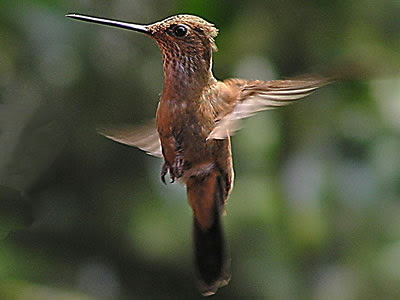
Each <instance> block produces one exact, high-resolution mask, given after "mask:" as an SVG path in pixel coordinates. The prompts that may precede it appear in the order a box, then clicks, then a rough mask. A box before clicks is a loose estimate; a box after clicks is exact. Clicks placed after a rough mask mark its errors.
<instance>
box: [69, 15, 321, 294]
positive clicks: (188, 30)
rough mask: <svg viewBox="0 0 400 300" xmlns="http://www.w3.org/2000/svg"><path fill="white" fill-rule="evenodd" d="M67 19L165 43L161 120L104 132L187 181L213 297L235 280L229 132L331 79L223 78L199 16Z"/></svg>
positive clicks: (204, 289) (199, 263)
mask: <svg viewBox="0 0 400 300" xmlns="http://www.w3.org/2000/svg"><path fill="white" fill-rule="evenodd" d="M67 17H69V18H73V19H77V20H81V21H87V22H92V23H97V24H102V25H109V26H114V27H119V28H123V29H128V30H133V31H136V32H141V33H144V34H146V35H148V36H149V37H151V38H152V39H153V40H154V41H155V42H156V43H157V44H158V46H159V47H160V49H161V52H162V57H163V68H164V85H163V90H162V95H161V99H160V102H159V104H158V108H157V113H156V120H155V122H154V121H152V122H151V123H149V124H146V125H143V126H142V127H138V128H135V129H120V130H118V129H117V130H111V129H109V130H103V131H101V133H102V134H103V135H104V136H106V137H108V138H110V139H112V140H115V141H117V142H120V143H123V144H127V145H130V146H135V147H138V148H140V149H142V150H144V151H146V152H147V153H148V154H150V155H153V156H157V157H163V158H164V164H163V166H162V168H161V180H162V181H163V182H164V183H165V176H166V175H167V173H169V176H170V179H171V182H174V181H175V180H177V179H178V180H179V181H180V182H182V183H183V184H185V185H186V188H187V197H188V202H189V204H190V206H191V208H192V210H193V215H194V218H193V224H194V225H193V241H194V249H195V250H194V251H195V255H194V256H195V264H196V268H197V274H198V278H199V289H200V291H201V293H202V294H203V295H212V294H214V293H215V292H216V291H217V289H218V288H220V287H222V286H225V285H226V284H228V282H229V280H230V270H229V269H230V256H229V254H228V247H227V244H226V243H225V239H224V234H223V229H222V220H221V216H222V214H223V212H224V206H225V204H226V201H227V198H228V196H229V194H230V192H231V190H232V186H233V177H234V176H233V166H232V153H231V145H230V136H231V135H232V134H233V133H234V132H235V131H237V130H238V129H239V128H240V120H241V119H244V118H248V117H250V116H252V115H254V114H255V113H256V112H259V111H263V110H267V109H272V108H276V107H279V106H284V105H287V104H290V103H292V102H294V101H296V100H298V99H300V98H303V97H305V96H308V95H310V94H311V93H312V92H314V91H315V90H316V89H318V88H320V87H322V86H324V85H326V84H327V83H328V80H326V79H317V78H308V79H301V80H272V81H259V80H254V81H252V80H244V79H227V80H224V81H219V80H217V79H215V77H214V75H213V73H212V52H213V51H216V50H217V47H216V45H215V41H214V39H215V38H216V36H217V34H218V29H217V28H216V27H215V26H214V25H213V24H211V23H209V22H207V21H205V20H204V19H202V18H200V17H197V16H193V15H176V16H173V17H169V18H167V19H165V20H162V21H159V22H156V23H153V24H150V25H138V24H132V23H127V22H121V21H117V20H111V19H104V18H97V17H91V16H85V15H80V14H68V15H67Z"/></svg>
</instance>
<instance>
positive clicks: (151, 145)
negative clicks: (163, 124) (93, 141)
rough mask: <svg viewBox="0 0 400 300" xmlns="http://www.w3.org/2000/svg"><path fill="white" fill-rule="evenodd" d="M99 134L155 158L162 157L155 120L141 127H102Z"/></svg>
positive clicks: (98, 129) (98, 130)
mask: <svg viewBox="0 0 400 300" xmlns="http://www.w3.org/2000/svg"><path fill="white" fill-rule="evenodd" d="M97 132H98V133H99V134H101V135H103V136H105V137H106V138H109V139H111V140H113V141H116V142H118V143H121V144H125V145H128V146H134V147H137V148H139V149H141V150H143V151H145V152H146V153H147V154H150V155H152V156H155V157H162V151H161V142H160V138H159V136H158V132H157V128H156V125H155V120H152V121H151V122H148V123H146V124H143V125H139V126H133V125H126V126H118V127H115V126H111V127H101V128H97Z"/></svg>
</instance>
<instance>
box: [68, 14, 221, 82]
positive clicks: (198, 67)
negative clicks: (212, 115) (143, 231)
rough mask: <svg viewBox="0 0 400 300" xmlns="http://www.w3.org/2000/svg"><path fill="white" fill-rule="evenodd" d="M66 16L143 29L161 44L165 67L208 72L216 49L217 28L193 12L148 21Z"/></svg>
mask: <svg viewBox="0 0 400 300" xmlns="http://www.w3.org/2000/svg"><path fill="white" fill-rule="evenodd" d="M67 17H69V18H73V19H77V20H81V21H87V22H92V23H97V24H102V25H108V26H114V27H119V28H123V29H128V30H133V31H136V32H141V33H144V34H146V35H148V36H150V37H152V38H153V39H154V40H155V41H156V43H157V44H158V46H159V47H160V49H161V51H162V54H163V59H164V68H165V69H166V70H170V71H178V72H183V73H186V75H188V76H191V75H193V73H196V72H197V73H199V72H200V73H204V71H205V72H208V71H209V70H210V68H211V56H212V51H213V50H214V51H216V50H217V47H216V45H215V41H214V39H215V38H216V36H217V35H218V29H217V28H216V27H215V26H214V25H213V24H211V23H209V22H207V21H205V20H204V19H202V18H200V17H197V16H193V15H176V16H172V17H169V18H166V19H164V20H162V21H159V22H156V23H153V24H149V25H139V24H134V23H127V22H122V21H117V20H111V19H104V18H97V17H91V16H85V15H80V14H68V15H67Z"/></svg>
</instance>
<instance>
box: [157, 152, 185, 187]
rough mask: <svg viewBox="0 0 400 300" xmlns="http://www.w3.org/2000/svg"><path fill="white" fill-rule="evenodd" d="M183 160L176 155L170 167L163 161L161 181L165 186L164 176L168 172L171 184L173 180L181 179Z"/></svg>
mask: <svg viewBox="0 0 400 300" xmlns="http://www.w3.org/2000/svg"><path fill="white" fill-rule="evenodd" d="M184 163H185V161H184V159H183V157H182V156H181V155H180V154H178V155H177V156H176V157H175V160H174V162H173V163H172V165H170V164H169V163H168V162H166V161H164V164H163V165H162V168H161V181H162V182H163V183H164V184H166V182H165V175H167V173H168V172H169V178H170V179H171V181H170V182H171V183H174V182H175V179H177V178H180V177H182V175H183V171H184Z"/></svg>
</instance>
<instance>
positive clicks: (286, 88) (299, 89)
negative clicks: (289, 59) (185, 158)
mask: <svg viewBox="0 0 400 300" xmlns="http://www.w3.org/2000/svg"><path fill="white" fill-rule="evenodd" d="M329 82H330V80H327V79H313V78H310V79H298V80H271V81H258V80H256V81H245V80H240V79H229V80H226V81H224V82H223V83H224V84H225V85H226V86H227V88H229V87H230V86H231V87H232V88H233V89H239V91H238V93H237V94H236V95H237V96H236V99H226V100H224V99H222V101H225V103H223V104H222V105H221V106H223V107H225V109H223V110H221V111H222V112H220V113H219V115H218V116H217V120H216V126H215V128H214V129H213V131H211V133H210V135H209V136H208V139H224V138H226V137H227V136H229V135H232V134H234V133H235V132H236V131H237V130H239V129H240V128H241V126H240V121H241V119H244V118H248V117H251V116H252V115H254V114H255V113H257V112H259V111H263V110H268V109H274V108H277V107H280V106H285V105H288V104H291V103H293V102H295V101H296V100H299V99H301V98H303V97H306V96H308V95H310V94H311V93H312V92H314V91H315V90H316V89H318V88H320V87H322V86H324V85H326V84H328V83H329Z"/></svg>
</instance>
